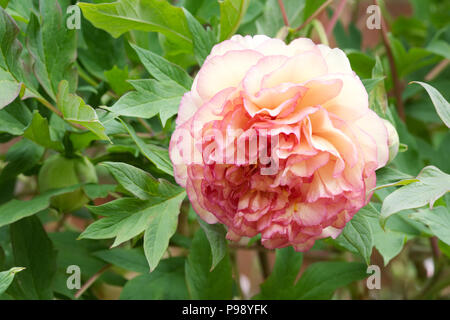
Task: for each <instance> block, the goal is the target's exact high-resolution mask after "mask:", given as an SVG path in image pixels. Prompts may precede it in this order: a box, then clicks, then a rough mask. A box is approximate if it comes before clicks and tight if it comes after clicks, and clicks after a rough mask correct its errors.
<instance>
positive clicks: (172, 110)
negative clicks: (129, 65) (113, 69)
mask: <svg viewBox="0 0 450 320" xmlns="http://www.w3.org/2000/svg"><path fill="white" fill-rule="evenodd" d="M130 83H131V84H132V85H133V86H134V87H135V88H136V89H137V91H132V92H129V93H127V94H126V95H124V96H123V97H121V98H120V99H119V100H118V101H117V102H116V103H115V104H114V105H113V106H112V107H111V108H108V110H109V111H111V112H114V113H115V114H117V115H122V116H127V117H137V118H146V119H149V118H152V117H154V116H155V115H157V114H159V117H160V118H161V122H162V125H163V127H164V126H165V125H166V122H167V120H168V119H169V118H171V117H172V116H174V115H175V114H177V112H178V108H179V106H180V101H181V98H182V97H183V95H184V93H185V92H186V89H185V88H183V87H181V86H180V85H179V84H177V83H176V82H174V81H172V80H163V81H156V80H154V79H145V80H133V81H130Z"/></svg>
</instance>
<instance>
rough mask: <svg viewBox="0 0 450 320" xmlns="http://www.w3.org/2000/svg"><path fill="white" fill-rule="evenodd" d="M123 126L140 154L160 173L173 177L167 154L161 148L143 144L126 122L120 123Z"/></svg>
mask: <svg viewBox="0 0 450 320" xmlns="http://www.w3.org/2000/svg"><path fill="white" fill-rule="evenodd" d="M121 122H122V124H123V126H124V127H125V128H126V129H127V131H128V133H129V134H130V136H131V138H133V140H134V142H135V143H136V145H137V146H138V148H139V150H140V151H141V153H142V154H143V155H144V156H145V157H146V158H147V159H148V160H150V162H152V163H153V164H154V165H155V166H156V167H157V168H158V169H160V170H161V171H162V172H165V173H167V174H169V175H171V176H173V167H172V162H171V161H170V158H169V152H168V151H167V150H166V149H164V148H161V147H159V146H156V145H153V144H148V143H145V142H144V141H143V140H142V139H141V138H139V137H138V136H137V135H136V132H135V131H134V129H133V127H132V126H131V125H129V124H127V123H126V122H124V121H122V120H121Z"/></svg>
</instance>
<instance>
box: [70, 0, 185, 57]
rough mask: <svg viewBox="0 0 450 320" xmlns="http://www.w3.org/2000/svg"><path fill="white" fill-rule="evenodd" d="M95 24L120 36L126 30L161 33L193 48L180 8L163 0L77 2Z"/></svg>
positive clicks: (178, 43) (177, 43)
mask: <svg viewBox="0 0 450 320" xmlns="http://www.w3.org/2000/svg"><path fill="white" fill-rule="evenodd" d="M78 6H79V7H80V8H81V10H82V11H83V15H84V17H86V19H88V20H89V21H90V22H91V23H92V24H93V25H94V26H95V27H97V28H100V29H103V30H105V31H107V32H109V33H110V34H111V35H112V36H113V37H115V38H117V37H119V36H120V35H122V34H124V33H125V32H128V31H131V30H140V31H146V32H160V33H162V34H164V35H165V36H166V37H167V39H168V40H169V41H170V42H172V43H174V44H176V45H177V47H179V48H181V49H184V50H186V51H188V52H191V51H192V39H191V37H190V36H191V35H190V33H189V30H188V27H187V22H186V17H185V16H184V14H183V10H182V9H181V8H177V7H175V6H172V5H171V4H169V2H167V1H160V0H119V1H116V2H113V3H99V4H91V3H84V2H83V3H78Z"/></svg>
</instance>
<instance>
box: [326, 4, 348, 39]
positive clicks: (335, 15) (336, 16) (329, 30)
mask: <svg viewBox="0 0 450 320" xmlns="http://www.w3.org/2000/svg"><path fill="white" fill-rule="evenodd" d="M346 3H347V0H341V1H340V2H339V4H338V6H337V8H336V10H335V11H334V13H333V17H331V20H330V22H329V23H328V25H327V28H326V34H327V37H329V36H330V35H331V33H332V32H333V29H334V26H335V25H336V22H337V21H338V19H339V16H340V15H341V13H342V11H343V10H344V8H345V5H346Z"/></svg>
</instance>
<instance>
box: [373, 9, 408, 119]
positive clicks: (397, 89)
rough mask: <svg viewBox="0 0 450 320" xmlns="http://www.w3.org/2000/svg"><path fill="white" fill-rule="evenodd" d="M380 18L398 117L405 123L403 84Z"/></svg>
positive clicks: (384, 25) (384, 23)
mask: <svg viewBox="0 0 450 320" xmlns="http://www.w3.org/2000/svg"><path fill="white" fill-rule="evenodd" d="M374 3H375V5H377V6H379V5H378V0H374ZM380 18H381V29H380V32H381V38H382V40H383V44H384V46H385V48H386V55H387V57H388V61H389V65H390V67H391V72H392V81H393V83H394V95H395V100H396V101H397V110H398V115H399V116H400V118H401V119H402V120H403V121H405V120H406V114H405V106H404V105H403V100H402V84H401V82H400V79H399V77H398V74H397V68H396V65H395V59H394V55H393V54H392V48H391V44H390V42H389V38H388V35H387V31H386V21H385V20H384V18H383V16H381V17H380Z"/></svg>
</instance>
